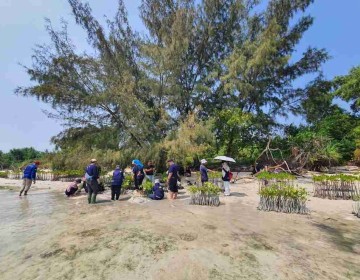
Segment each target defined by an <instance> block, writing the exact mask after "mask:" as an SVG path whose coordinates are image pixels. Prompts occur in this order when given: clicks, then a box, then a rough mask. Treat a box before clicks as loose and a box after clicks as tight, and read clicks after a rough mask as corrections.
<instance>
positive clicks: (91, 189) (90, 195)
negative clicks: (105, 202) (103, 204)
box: [87, 180, 99, 203]
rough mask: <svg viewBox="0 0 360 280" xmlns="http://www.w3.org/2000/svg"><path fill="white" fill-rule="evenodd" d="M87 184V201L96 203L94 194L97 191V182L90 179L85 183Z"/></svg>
mask: <svg viewBox="0 0 360 280" xmlns="http://www.w3.org/2000/svg"><path fill="white" fill-rule="evenodd" d="M87 186H88V191H89V192H88V202H89V203H96V195H97V194H98V192H99V183H98V181H97V180H91V181H90V183H88V184H87Z"/></svg>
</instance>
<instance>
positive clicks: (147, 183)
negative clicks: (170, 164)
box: [141, 180, 153, 194]
mask: <svg viewBox="0 0 360 280" xmlns="http://www.w3.org/2000/svg"><path fill="white" fill-rule="evenodd" d="M141 187H142V189H143V191H144V193H145V194H151V193H152V188H153V184H152V182H150V181H148V180H146V181H145V182H143V183H142V185H141Z"/></svg>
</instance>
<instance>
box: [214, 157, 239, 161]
mask: <svg viewBox="0 0 360 280" xmlns="http://www.w3.org/2000/svg"><path fill="white" fill-rule="evenodd" d="M214 159H217V160H222V161H229V162H236V161H235V160H234V159H233V158H231V157H226V156H217V157H215V158H214Z"/></svg>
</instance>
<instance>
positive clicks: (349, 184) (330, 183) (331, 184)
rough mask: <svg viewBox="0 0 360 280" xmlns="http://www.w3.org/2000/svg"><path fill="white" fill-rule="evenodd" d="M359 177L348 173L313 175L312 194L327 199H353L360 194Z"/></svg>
mask: <svg viewBox="0 0 360 280" xmlns="http://www.w3.org/2000/svg"><path fill="white" fill-rule="evenodd" d="M359 181H360V177H359V176H355V175H348V174H336V175H319V176H313V182H314V196H315V197H321V198H328V199H354V198H355V197H357V196H360V188H359Z"/></svg>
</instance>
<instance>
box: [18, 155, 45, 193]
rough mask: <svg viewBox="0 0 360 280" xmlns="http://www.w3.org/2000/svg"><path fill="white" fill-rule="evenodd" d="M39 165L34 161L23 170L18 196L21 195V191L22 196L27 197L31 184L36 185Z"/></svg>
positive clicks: (38, 162)
mask: <svg viewBox="0 0 360 280" xmlns="http://www.w3.org/2000/svg"><path fill="white" fill-rule="evenodd" d="M39 165H40V161H38V160H37V161H34V163H31V164H29V165H28V166H26V168H25V169H24V175H23V187H22V189H21V191H20V194H19V196H21V195H22V193H23V191H25V193H24V195H27V192H28V191H29V189H30V187H31V183H34V184H35V183H36V172H37V168H38V166H39Z"/></svg>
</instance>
